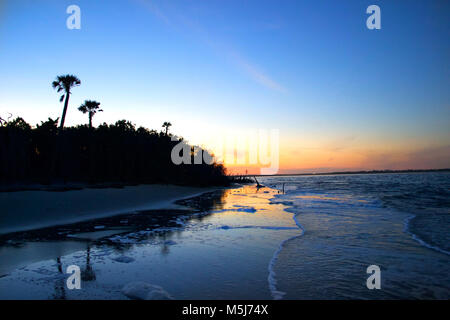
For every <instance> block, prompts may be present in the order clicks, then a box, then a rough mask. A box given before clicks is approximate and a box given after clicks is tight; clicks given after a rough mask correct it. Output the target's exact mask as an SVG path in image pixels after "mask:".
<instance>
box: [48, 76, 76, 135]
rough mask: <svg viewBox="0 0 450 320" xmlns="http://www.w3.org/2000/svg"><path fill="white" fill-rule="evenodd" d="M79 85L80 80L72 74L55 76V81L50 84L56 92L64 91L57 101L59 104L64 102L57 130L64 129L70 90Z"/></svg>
mask: <svg viewBox="0 0 450 320" xmlns="http://www.w3.org/2000/svg"><path fill="white" fill-rule="evenodd" d="M80 84H81V81H80V79H78V78H77V77H76V76H74V75H72V74H66V75H64V76H57V77H56V80H55V81H53V82H52V87H53V89H56V90H57V91H58V92H61V91H64V94H63V95H62V96H61V98H60V99H59V101H60V102H62V101H63V100H64V98H65V99H66V100H65V101H64V109H63V113H62V117H61V124H60V125H59V129H60V130H62V129H63V128H64V121H65V120H66V112H67V106H68V105H69V97H70V94H71V92H70V89H72V88H73V87H76V86H79V85H80Z"/></svg>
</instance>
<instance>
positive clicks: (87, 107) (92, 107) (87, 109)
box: [78, 100, 103, 128]
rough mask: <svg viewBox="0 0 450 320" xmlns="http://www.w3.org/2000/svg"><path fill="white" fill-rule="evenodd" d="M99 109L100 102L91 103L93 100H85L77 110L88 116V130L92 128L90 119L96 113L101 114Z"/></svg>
mask: <svg viewBox="0 0 450 320" xmlns="http://www.w3.org/2000/svg"><path fill="white" fill-rule="evenodd" d="M99 108H100V102H97V101H93V100H86V101H84V103H83V104H82V105H81V106H80V107H79V108H78V110H80V111H81V112H83V113H88V115H89V128H92V117H93V116H94V115H95V114H96V113H97V112H102V111H103V110H102V109H99Z"/></svg>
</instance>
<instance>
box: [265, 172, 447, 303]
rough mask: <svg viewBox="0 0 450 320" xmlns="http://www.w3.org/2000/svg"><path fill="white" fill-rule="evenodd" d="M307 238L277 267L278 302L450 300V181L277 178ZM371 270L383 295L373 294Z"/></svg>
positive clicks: (285, 251)
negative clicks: (376, 272)
mask: <svg viewBox="0 0 450 320" xmlns="http://www.w3.org/2000/svg"><path fill="white" fill-rule="evenodd" d="M264 184H266V185H267V186H271V187H273V188H278V189H282V188H283V184H284V190H285V193H284V194H279V195H275V197H274V199H272V200H271V201H272V203H277V204H283V205H285V206H286V207H287V208H286V209H285V210H286V211H288V212H291V213H292V214H293V219H294V220H295V221H296V223H297V225H298V226H299V228H300V229H301V230H302V232H301V235H299V236H297V237H293V238H291V239H289V240H287V241H286V242H284V243H283V246H282V249H281V250H280V251H279V253H277V255H276V257H275V260H276V261H274V263H273V267H272V268H273V274H274V275H275V276H274V277H273V282H274V283H275V284H274V285H273V288H272V291H273V296H274V298H284V299H323V298H328V299H449V298H450V257H449V254H450V174H449V173H413V174H373V175H370V174H369V175H368V174H361V175H359V174H358V175H334V176H326V175H323V176H297V177H270V178H266V179H264ZM369 265H377V266H379V267H380V269H381V289H380V290H376V289H375V290H368V289H367V286H366V279H367V277H368V276H369V275H368V274H366V275H363V274H364V272H365V271H366V268H367V267H368V266H369Z"/></svg>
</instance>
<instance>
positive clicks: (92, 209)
mask: <svg viewBox="0 0 450 320" xmlns="http://www.w3.org/2000/svg"><path fill="white" fill-rule="evenodd" d="M224 188H225V187H203V188H202V187H184V186H176V185H158V184H152V185H138V186H124V187H121V188H101V189H98V188H97V189H93V188H85V189H76V190H65V191H64V192H51V191H49V190H35V191H17V192H6V193H0V205H1V206H2V208H3V212H4V213H3V214H2V215H1V216H0V226H1V227H0V235H1V234H8V233H15V232H23V231H29V230H35V229H42V228H48V227H53V226H61V225H67V224H73V223H79V222H83V221H89V220H94V219H100V218H107V217H113V216H117V215H121V214H126V213H130V212H139V211H147V210H175V209H186V208H185V207H183V206H181V205H179V204H176V203H175V202H177V201H179V200H183V199H188V198H192V197H196V196H200V195H202V194H204V193H207V192H213V191H216V190H219V189H224Z"/></svg>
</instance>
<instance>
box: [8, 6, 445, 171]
mask: <svg viewBox="0 0 450 320" xmlns="http://www.w3.org/2000/svg"><path fill="white" fill-rule="evenodd" d="M71 4H76V5H78V6H79V7H80V8H81V30H69V29H67V28H66V19H67V17H68V16H69V15H68V14H66V8H67V7H68V6H69V5H71ZM371 4H377V5H379V6H380V8H381V26H382V28H381V30H368V29H367V28H366V19H367V17H368V14H366V8H367V7H368V6H369V5H371ZM449 9H450V5H449V2H448V1H438V0H436V1H418V0H416V1H415V0H411V1H361V0H355V1H351V0H346V1H331V0H328V1H322V0H319V1H246V0H240V1H215V0H208V1H206V0H191V1H146V0H133V1H97V0H90V1H31V0H30V1H24V0H17V1H3V2H2V5H1V7H0V10H1V13H0V19H1V20H0V21H1V22H0V70H2V77H1V79H0V112H1V115H0V116H3V117H4V115H6V114H7V112H11V113H12V114H14V116H16V115H19V116H22V117H24V118H25V120H27V121H29V122H30V123H32V124H35V123H37V122H40V121H41V120H45V119H46V118H47V117H49V116H50V117H53V118H56V117H59V116H60V113H61V110H62V106H61V104H60V103H59V102H58V97H59V95H58V94H57V93H56V92H54V91H53V90H52V88H51V86H50V84H51V81H52V80H54V78H55V76H56V75H59V74H65V73H73V74H76V75H77V76H78V77H79V78H80V79H81V81H82V85H81V86H80V87H79V88H75V89H74V90H73V95H72V97H71V99H72V100H71V102H70V110H69V112H68V115H67V120H66V123H67V124H68V125H73V124H78V123H85V122H86V121H87V119H86V116H84V115H82V114H81V113H80V112H78V111H77V110H76V107H78V106H79V105H80V104H81V103H82V101H84V100H85V99H95V100H98V101H100V102H101V103H102V107H103V108H104V110H105V112H104V113H102V114H99V115H98V116H97V117H96V118H95V119H94V123H95V122H97V124H98V123H99V122H103V121H106V122H114V121H116V120H118V119H122V118H126V119H130V120H132V121H133V122H135V123H136V124H138V125H143V126H146V127H150V128H157V129H159V128H160V126H161V124H162V122H163V121H171V122H172V123H173V130H174V132H176V133H179V134H181V135H183V136H185V137H186V138H188V139H189V140H191V141H193V142H196V143H203V142H204V141H202V137H204V136H205V135H208V136H211V135H214V134H216V135H217V134H218V133H217V132H218V131H219V128H222V129H225V130H226V129H229V128H238V127H242V126H244V125H245V126H251V127H254V128H267V129H271V128H276V129H280V132H281V137H282V141H281V144H282V151H283V152H282V158H283V159H285V161H284V165H283V166H284V167H285V169H286V170H288V169H289V170H294V171H295V170H303V169H311V168H388V167H389V168H404V167H417V168H419V167H450V160H449V159H450V147H449V146H450V90H448V88H450V73H449V71H450V69H449V62H450V44H449V39H450V37H449V36H450V34H449V33H450V23H449V21H448V16H449V13H450V12H449ZM336 146H338V147H336ZM311 148H317V149H320V150H321V151H320V152H318V153H317V154H309V155H305V159H302V157H301V156H298V154H299V152H300V153H302V152H303V154H304V152H305V151H304V150H309V149H311ZM337 149H339V151H337ZM436 150H437V151H436ZM430 152H435V153H434V154H433V155H431V154H430ZM356 155H358V156H356ZM424 155H428V156H427V157H425V158H424ZM307 159H309V160H307ZM314 159H316V160H314ZM330 159H336V160H330ZM350 159H353V160H350ZM371 159H372V160H373V159H378V160H377V161H375V162H373V163H372V162H371V161H372V160H371ZM383 159H385V161H383ZM333 161H334V162H333ZM282 162H283V161H282ZM328 162H329V163H328Z"/></svg>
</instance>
